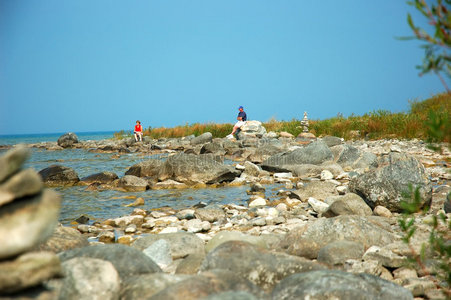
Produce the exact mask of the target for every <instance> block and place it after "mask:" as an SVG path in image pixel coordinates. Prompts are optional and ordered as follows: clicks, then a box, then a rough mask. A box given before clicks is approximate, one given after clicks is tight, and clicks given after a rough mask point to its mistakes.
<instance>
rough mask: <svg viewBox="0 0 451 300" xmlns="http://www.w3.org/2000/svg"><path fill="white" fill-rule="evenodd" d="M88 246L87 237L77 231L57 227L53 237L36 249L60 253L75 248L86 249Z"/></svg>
mask: <svg viewBox="0 0 451 300" xmlns="http://www.w3.org/2000/svg"><path fill="white" fill-rule="evenodd" d="M88 245H89V243H88V240H87V239H86V236H83V235H82V234H81V233H80V231H78V230H77V229H74V228H71V227H65V226H57V227H56V228H55V231H54V232H53V234H52V236H51V237H50V238H49V239H48V240H47V241H45V242H44V243H42V244H40V245H38V246H37V247H36V248H35V249H36V250H41V251H51V252H54V253H59V252H62V251H67V250H70V249H74V248H81V247H86V246H88Z"/></svg>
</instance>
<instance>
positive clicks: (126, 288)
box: [120, 273, 189, 300]
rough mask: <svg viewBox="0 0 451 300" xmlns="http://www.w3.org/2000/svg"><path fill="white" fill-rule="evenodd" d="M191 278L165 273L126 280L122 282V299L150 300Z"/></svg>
mask: <svg viewBox="0 0 451 300" xmlns="http://www.w3.org/2000/svg"><path fill="white" fill-rule="evenodd" d="M187 278H189V276H188V275H169V274H165V273H154V274H142V275H135V276H131V277H128V278H125V279H124V280H123V282H122V289H121V294H120V299H123V300H135V299H150V298H151V297H152V296H153V295H155V294H157V293H158V292H160V291H162V290H164V289H165V288H167V287H169V286H172V285H174V284H176V283H177V282H180V281H182V280H185V279H187Z"/></svg>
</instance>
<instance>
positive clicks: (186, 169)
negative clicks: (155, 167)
mask: <svg viewBox="0 0 451 300" xmlns="http://www.w3.org/2000/svg"><path fill="white" fill-rule="evenodd" d="M239 175H240V172H239V171H237V170H235V168H233V167H232V166H226V165H224V164H223V163H222V162H221V161H219V160H218V158H217V157H215V156H213V155H212V154H201V155H194V154H184V153H180V154H176V155H173V156H170V157H168V159H167V160H166V161H165V163H164V164H163V166H162V167H161V170H160V174H159V177H158V179H159V180H160V181H164V180H167V179H173V180H176V181H178V182H183V183H187V184H189V183H197V182H203V183H207V184H212V183H221V182H225V181H232V180H233V179H235V177H237V176H239Z"/></svg>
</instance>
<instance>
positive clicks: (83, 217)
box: [75, 215, 89, 224]
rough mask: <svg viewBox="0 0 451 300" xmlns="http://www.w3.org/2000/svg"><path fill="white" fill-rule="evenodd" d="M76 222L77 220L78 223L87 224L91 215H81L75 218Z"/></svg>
mask: <svg viewBox="0 0 451 300" xmlns="http://www.w3.org/2000/svg"><path fill="white" fill-rule="evenodd" d="M75 222H77V223H78V224H86V223H88V222H89V217H88V216H86V215H81V216H79V217H78V218H76V219H75Z"/></svg>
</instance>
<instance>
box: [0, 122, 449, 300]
mask: <svg viewBox="0 0 451 300" xmlns="http://www.w3.org/2000/svg"><path fill="white" fill-rule="evenodd" d="M246 126H247V127H246V128H244V129H243V131H242V132H241V133H240V135H239V140H235V139H232V140H230V139H226V138H223V139H220V138H213V137H212V134H211V133H208V132H207V133H204V134H202V135H199V136H188V137H184V138H170V139H169V138H162V139H158V140H153V139H150V138H149V137H144V141H143V142H139V143H136V142H135V141H134V139H133V138H125V139H121V140H115V139H108V140H97V141H96V140H88V141H81V140H78V137H77V136H76V135H75V134H72V133H67V134H65V135H63V136H61V137H60V138H59V139H58V141H57V142H40V143H34V144H27V145H17V146H8V145H5V146H1V147H0V148H1V149H2V151H3V152H2V154H3V155H2V156H1V157H0V245H2V246H1V247H0V298H1V299H9V298H12V299H15V298H20V299H181V298H183V299H446V297H449V295H446V294H445V292H446V291H444V289H439V286H440V285H441V284H443V283H442V282H440V280H441V279H440V278H441V277H440V275H441V273H440V272H441V271H440V269H439V268H438V264H437V259H436V258H435V257H432V256H430V257H428V253H426V258H427V259H426V260H425V261H426V262H427V263H426V264H425V265H424V264H422V265H418V264H411V263H409V257H411V256H412V253H421V248H422V245H423V244H425V243H426V245H427V243H428V239H429V235H430V232H431V230H432V226H431V224H432V223H433V222H434V216H439V215H440V214H444V215H445V218H446V222H447V223H446V224H449V222H450V218H451V203H450V201H451V199H450V196H449V195H450V191H451V187H450V180H451V173H450V156H451V155H450V152H449V149H448V148H447V145H443V147H442V151H441V152H438V151H433V150H430V149H429V148H428V147H427V144H426V143H425V142H424V141H421V140H396V139H384V140H362V139H355V140H347V141H344V140H343V139H341V138H338V137H334V136H322V137H315V136H314V135H312V134H309V133H301V134H300V135H299V136H297V137H294V136H292V135H291V134H289V133H287V132H279V133H276V132H266V130H265V128H264V127H262V125H261V123H259V122H256V121H250V122H248V124H247V125H246ZM36 150H39V151H42V152H44V153H46V155H47V154H49V153H50V155H52V154H55V155H56V154H57V153H64V152H67V151H81V152H82V153H83V155H92V157H93V161H95V159H96V158H100V157H102V155H106V154H108V155H109V156H108V158H107V159H105V160H104V161H102V162H101V163H98V165H99V167H100V168H101V167H103V168H104V169H102V170H100V171H99V172H95V173H92V174H86V172H85V171H83V170H79V169H77V168H73V167H69V166H68V165H67V164H66V162H65V161H64V160H62V161H57V162H53V161H52V162H50V161H49V162H44V163H40V164H39V167H40V168H39V169H35V170H33V169H31V168H26V167H25V166H27V159H29V157H30V155H33V153H35V152H33V151H36ZM131 156H132V157H133V159H134V160H135V161H134V162H135V163H133V164H132V163H130V165H127V163H128V162H129V161H130V157H131ZM90 157H91V156H90ZM137 158H139V159H137ZM125 159H126V160H125ZM110 161H115V162H118V163H119V164H120V168H116V169H115V168H112V167H111V166H110V165H109V163H110ZM93 163H95V162H93ZM116 170H120V172H118V171H116ZM80 174H82V175H80ZM411 187H416V188H418V190H417V193H418V195H419V199H420V206H423V207H430V209H429V210H428V211H427V212H426V213H421V212H418V213H416V214H415V225H416V226H417V230H416V232H415V234H414V235H413V236H412V238H411V240H410V243H409V244H406V243H405V242H403V237H404V235H405V234H404V233H403V231H402V230H401V228H400V225H399V220H400V218H401V217H402V212H403V206H402V204H401V203H402V201H403V200H404V199H405V196H406V192H408V191H409V188H411ZM55 190H56V191H57V192H55ZM161 191H162V192H161ZM224 191H226V192H224ZM163 192H168V193H169V192H171V193H173V192H176V194H174V195H175V196H173V197H174V199H173V200H172V202H171V201H169V202H165V204H164V205H157V204H158V203H160V202H158V201H159V200H160V198H162V197H163V196H162V195H164V194H161V193H163ZM102 193H107V194H108V193H113V194H108V195H113V196H114V197H116V198H117V199H120V201H122V202H121V203H120V204H119V205H117V208H116V210H115V211H114V212H115V213H114V214H113V215H111V211H109V210H108V209H106V208H105V206H104V205H107V204H106V202H102V201H100V198H102V196H101V195H102ZM196 193H197V194H196ZM199 193H207V195H208V196H207V197H206V198H202V199H198V198H196V195H199ZM220 193H222V194H221V195H222V196H221V197H218V195H219V194H220ZM231 193H235V194H236V193H239V196H235V194H234V197H231V196H230V195H231ZM74 194H77V195H79V194H83V195H84V197H86V195H88V196H89V197H90V198H92V200H91V201H92V203H94V202H96V210H99V211H101V213H100V212H99V213H98V214H97V213H96V212H95V211H94V210H92V211H90V210H89V207H90V206H89V205H88V206H86V207H87V208H86V212H85V213H79V211H77V210H76V208H75V206H83V203H81V202H83V201H80V200H79V202H77V200H76V196H75V197H74V196H73V195H74ZM187 194H188V195H190V196H188V197H186V198H189V200H185V201H183V202H181V201H179V202H178V201H177V197H180V198H182V197H183V195H187ZM149 195H152V196H149ZM215 196H216V197H215ZM71 197H72V198H71ZM110 197H112V196H110ZM65 198H66V199H65ZM67 199H71V200H70V201H71V205H73V206H74V208H73V210H74V211H76V213H75V215H69V216H67V215H65V216H67V217H64V218H62V217H61V216H62V215H64V214H65V213H66V212H65V210H70V209H72V208H70V209H69V208H68V207H69V206H67V205H66V204H65V203H66V202H67V201H68V200H67ZM206 199H208V200H206ZM236 199H239V200H238V201H235V200H236ZM65 201H66V202H65ZM90 203H91V202H90ZM171 203H174V204H173V205H172V204H171ZM149 205H150V206H149ZM91 208H92V207H91ZM121 212H122V213H121ZM125 212H126V213H125ZM109 214H110V215H109ZM442 227H443V226H442ZM438 230H442V231H444V232H445V235H444V238H445V242H446V243H448V244H449V241H450V233H449V230H448V229H447V228H446V227H445V228H441V227H440V226H439V228H438ZM426 252H427V251H426ZM448 290H449V287H448Z"/></svg>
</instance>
